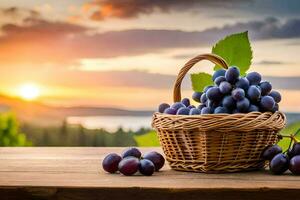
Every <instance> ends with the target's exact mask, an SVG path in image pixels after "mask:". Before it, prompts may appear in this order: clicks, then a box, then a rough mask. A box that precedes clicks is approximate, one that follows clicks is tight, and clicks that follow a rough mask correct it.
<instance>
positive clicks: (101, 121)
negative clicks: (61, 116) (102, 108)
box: [67, 116, 152, 132]
mask: <svg viewBox="0 0 300 200" xmlns="http://www.w3.org/2000/svg"><path fill="white" fill-rule="evenodd" d="M151 120H152V116H91V117H68V118H67V122H68V123H69V124H81V125H82V126H83V127H85V128H88V129H99V128H104V129H105V130H107V131H110V132H113V131H116V130H117V129H118V128H120V127H122V128H123V129H124V130H126V131H128V130H129V129H130V130H133V131H137V130H139V129H140V128H142V127H144V128H151Z"/></svg>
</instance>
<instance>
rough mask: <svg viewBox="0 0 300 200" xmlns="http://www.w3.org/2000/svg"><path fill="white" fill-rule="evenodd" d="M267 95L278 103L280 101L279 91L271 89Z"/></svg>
mask: <svg viewBox="0 0 300 200" xmlns="http://www.w3.org/2000/svg"><path fill="white" fill-rule="evenodd" d="M268 96H271V97H273V99H274V100H275V102H276V103H279V102H280V101H281V95H280V93H279V92H277V91H275V90H273V91H271V92H270V94H269V95H268Z"/></svg>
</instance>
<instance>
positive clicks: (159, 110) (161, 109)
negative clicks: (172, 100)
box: [158, 103, 170, 113]
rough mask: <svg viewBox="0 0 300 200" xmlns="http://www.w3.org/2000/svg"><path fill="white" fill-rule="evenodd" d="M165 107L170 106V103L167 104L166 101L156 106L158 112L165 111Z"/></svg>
mask: <svg viewBox="0 0 300 200" xmlns="http://www.w3.org/2000/svg"><path fill="white" fill-rule="evenodd" d="M167 108H170V105H169V104H167V103H162V104H160V105H159V107H158V112H160V113H164V111H165V110H166V109H167Z"/></svg>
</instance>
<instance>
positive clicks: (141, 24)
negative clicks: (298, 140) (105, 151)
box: [0, 0, 300, 146]
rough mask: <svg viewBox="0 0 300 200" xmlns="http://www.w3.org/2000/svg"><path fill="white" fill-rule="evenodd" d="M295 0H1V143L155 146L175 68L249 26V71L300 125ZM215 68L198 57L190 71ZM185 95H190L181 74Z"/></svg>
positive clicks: (299, 20)
mask: <svg viewBox="0 0 300 200" xmlns="http://www.w3.org/2000/svg"><path fill="white" fill-rule="evenodd" d="M299 11H300V1H298V0H262V1H259V0H249V1H248V0H247V1H246V0H245V1H244V0H239V1H238V0H228V1H221V0H212V1H208V0H189V1H184V0H163V1H158V0H151V1H150V0H72V1H71V0H62V1H50V0H40V1H34V0H26V1H21V0H10V1H8V0H4V1H1V2H0V80H1V82H0V83H1V84H0V146H136V145H138V146H156V145H159V144H158V141H157V138H156V134H155V132H153V131H152V130H151V115H152V113H153V112H154V111H155V110H156V109H157V106H158V105H159V104H160V103H162V102H168V103H171V101H172V86H173V83H174V81H175V78H176V74H177V73H178V71H179V69H180V68H181V67H182V66H183V65H184V63H185V62H186V61H188V60H189V59H191V58H192V57H194V56H196V55H198V54H201V53H209V52H211V47H212V46H213V45H214V44H215V43H216V41H218V40H219V39H221V38H223V37H224V36H226V35H228V34H232V33H236V32H243V31H247V30H248V31H249V36H250V40H251V45H252V50H253V53H254V56H253V60H252V61H253V62H252V66H251V68H250V71H257V72H259V73H261V74H263V75H264V77H263V79H264V80H268V81H270V82H271V83H272V85H273V88H275V89H276V90H278V91H280V92H281V94H282V96H283V100H282V102H281V103H280V110H281V111H283V112H285V113H286V115H287V117H288V126H287V128H286V129H285V130H283V132H284V133H293V132H294V131H295V130H296V129H298V128H300V56H299V53H300V12H299ZM199 71H202V72H207V73H212V71H213V66H212V64H210V63H208V62H203V63H200V64H199V65H198V67H195V68H194V69H193V70H192V72H199ZM182 89H183V95H184V96H187V97H191V95H192V89H191V83H190V80H189V77H188V76H187V77H186V78H185V80H184V82H183V85H182Z"/></svg>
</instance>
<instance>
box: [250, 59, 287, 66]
mask: <svg viewBox="0 0 300 200" xmlns="http://www.w3.org/2000/svg"><path fill="white" fill-rule="evenodd" d="M254 64H256V65H282V64H287V63H285V62H281V61H275V60H262V61H260V62H256V63H254Z"/></svg>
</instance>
